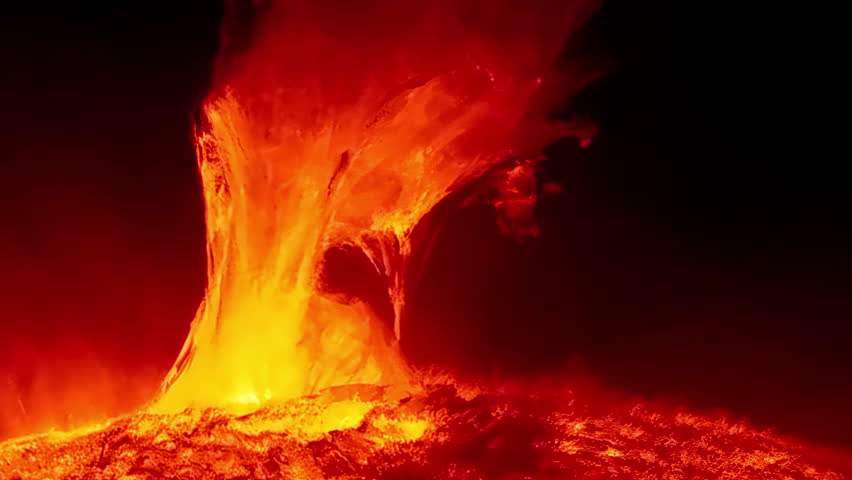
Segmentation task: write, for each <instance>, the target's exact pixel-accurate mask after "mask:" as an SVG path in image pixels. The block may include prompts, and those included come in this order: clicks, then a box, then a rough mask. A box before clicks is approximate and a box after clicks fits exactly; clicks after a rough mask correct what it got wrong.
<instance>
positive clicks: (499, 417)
mask: <svg viewBox="0 0 852 480" xmlns="http://www.w3.org/2000/svg"><path fill="white" fill-rule="evenodd" d="M255 3H256V5H255V7H256V8H257V9H258V11H262V12H263V15H262V16H260V17H258V18H257V19H255V20H254V23H252V28H251V34H250V35H249V36H248V37H249V39H250V41H249V42H247V43H246V42H242V41H237V40H235V37H240V35H238V32H240V31H241V29H242V28H244V25H241V24H234V25H231V24H230V23H229V22H237V21H238V20H236V19H235V18H230V19H226V27H225V31H224V34H223V49H224V50H223V51H224V53H223V54H222V57H221V58H220V62H219V66H218V69H217V73H216V75H215V78H214V87H213V89H212V92H211V93H210V95H209V96H208V98H207V100H206V102H205V104H204V108H203V119H202V120H201V121H200V122H199V124H198V125H197V128H196V139H195V140H196V146H197V154H198V165H199V170H200V176H201V180H202V183H203V190H204V201H205V206H206V226H207V249H208V285H207V290H206V294H205V297H204V299H203V301H202V302H201V305H200V307H199V309H198V311H197V314H196V316H195V318H194V320H193V321H192V325H191V329H190V332H189V335H188V337H187V340H186V342H185V344H184V347H183V349H182V351H181V352H180V354H179V356H178V358H177V360H176V362H175V364H174V366H173V367H172V369H171V371H170V372H169V374H168V376H167V378H166V379H165V381H164V382H163V385H162V391H161V392H159V394H158V395H157V397H156V398H154V399H152V401H151V402H150V403H149V404H148V405H146V407H145V408H144V409H143V410H141V411H138V412H136V413H134V414H131V415H127V416H124V417H121V418H115V419H113V420H111V421H109V422H105V423H103V424H100V425H92V426H89V427H86V428H83V429H79V430H76V431H73V432H71V433H56V432H51V433H46V434H43V435H37V436H30V437H25V438H19V439H13V440H9V441H6V442H3V443H0V480H5V479H19V480H20V479H57V478H63V479H65V478H67V479H71V478H93V479H116V478H137V479H163V478H169V479H176V478H180V479H211V480H212V479H231V480H235V479H245V480H248V479H297V480H302V479H317V480H321V479H339V480H344V479H346V480H353V479H364V480H366V479H383V480H392V479H396V480H400V479H415V480H445V479H446V480H474V479H492V478H493V479H540V480H553V479H608V478H612V479H625V480H626V479H639V480H660V479H664V480H686V479H719V480H722V479H725V480H728V479H754V480H757V479H761V480H776V479H777V480H782V479H783V480H791V479H793V480H807V479H811V480H841V479H842V478H845V477H844V473H845V471H846V470H848V469H852V464H850V462H849V460H848V459H847V458H845V457H844V458H840V456H838V455H837V454H835V453H830V452H822V451H818V450H817V449H814V448H810V447H807V446H804V445H802V444H799V443H797V442H794V441H791V440H787V439H784V438H781V437H780V436H777V435H774V434H772V433H768V432H764V431H760V430H758V429H755V428H753V427H751V426H749V425H747V424H745V423H742V422H732V421H730V420H728V419H726V418H718V417H708V416H700V415H691V414H686V413H676V412H671V411H667V410H665V409H663V408H652V407H650V406H646V405H644V404H641V403H637V402H635V401H633V402H627V401H614V400H613V399H612V398H610V397H609V396H604V395H603V394H594V395H588V396H587V397H582V396H580V395H579V394H578V393H576V392H573V391H568V390H566V389H563V388H539V389H536V390H530V389H521V388H517V387H510V386H505V385H504V386H501V388H497V389H495V388H490V389H489V388H485V387H477V386H467V385H460V384H458V383H457V382H455V381H453V380H451V379H449V380H448V379H442V380H437V379H436V378H437V375H433V376H429V375H426V374H415V373H414V372H413V371H412V370H411V369H410V367H409V366H408V365H407V363H406V361H405V359H404V357H403V355H402V352H401V351H400V348H399V343H400V339H401V338H402V336H403V335H405V331H404V328H403V324H402V319H403V313H404V311H405V301H406V292H407V288H409V286H408V284H407V283H406V279H407V278H409V275H411V273H412V272H411V269H413V268H415V267H414V266H413V265H412V260H411V258H412V249H413V245H412V237H413V232H414V230H415V227H418V225H420V228H424V226H423V225H422V222H421V220H422V219H423V218H424V216H426V215H428V214H430V212H432V213H434V212H435V207H436V206H437V205H438V204H439V203H440V202H441V201H442V200H444V199H445V198H446V197H447V196H448V195H450V194H452V193H454V192H458V191H459V190H460V189H461V188H462V187H465V186H468V185H470V183H471V182H472V181H473V180H475V179H477V178H482V177H483V176H486V175H487V176H488V177H489V179H496V182H494V183H495V185H493V186H494V187H495V188H497V189H499V190H500V192H499V194H498V195H495V196H494V201H493V204H494V206H495V208H496V209H497V211H498V214H499V222H500V227H501V228H502V229H503V230H504V231H505V232H507V233H511V234H515V235H518V236H527V235H529V236H534V235H538V234H539V233H540V232H538V230H537V227H536V226H535V224H534V222H532V221H531V216H532V209H533V205H534V202H535V200H536V198H537V194H538V192H539V188H538V187H539V186H538V184H537V182H536V176H535V161H536V160H537V159H538V158H539V157H540V150H541V148H542V147H543V146H544V145H545V144H546V143H548V142H550V141H552V140H555V139H557V138H559V137H561V136H565V135H569V134H571V135H575V136H577V137H579V139H580V143H581V145H588V142H589V139H590V137H591V135H592V133H593V129H591V128H589V127H588V126H583V127H582V128H579V127H578V126H577V125H563V124H555V123H554V122H552V121H550V120H549V117H548V111H547V109H546V106H547V105H549V104H551V103H552V102H553V101H554V99H553V98H551V97H552V95H553V94H552V92H553V91H554V89H555V88H554V87H553V86H552V85H553V83H554V82H555V77H556V75H555V74H554V73H553V72H552V71H551V69H552V67H553V65H554V64H555V62H556V60H557V57H558V54H559V52H560V49H561V47H562V46H563V44H564V42H565V40H566V39H567V38H568V35H569V34H570V33H571V32H572V31H573V30H575V29H576V28H578V27H579V26H581V25H582V24H583V22H584V20H585V19H586V18H587V17H588V15H589V14H590V13H591V12H592V11H593V10H594V7H595V5H594V3H595V2H593V1H586V0H578V1H576V2H574V3H571V2H553V3H552V4H549V3H550V2H523V5H520V6H519V5H518V2H510V1H496V2H485V1H458V0H452V1H449V0H448V1H441V0H435V1H424V2H415V3H414V4H411V3H410V2H398V1H391V0H378V1H368V2H351V3H353V4H356V3H357V7H352V6H347V5H346V3H347V2H339V3H340V5H333V6H329V5H328V4H326V3H324V2H315V1H307V0H306V1H294V2H290V3H287V4H283V3H279V2H269V3H267V2H255ZM557 3H558V5H557ZM332 7H333V8H332ZM243 20H244V19H243ZM241 21H242V20H241ZM241 35H243V36H246V34H245V32H242V34H241ZM239 40H245V39H244V38H239ZM587 80H588V79H583V78H572V79H568V80H565V79H560V82H561V84H560V85H561V87H564V89H565V90H567V92H563V93H564V94H569V93H571V90H572V88H571V86H572V85H573V86H574V88H577V87H579V86H581V85H583V84H584V83H585V82H586V81H587ZM555 189H556V187H553V186H544V187H543V188H542V191H544V192H547V191H548V190H550V191H553V190H555ZM426 227H429V225H426ZM341 247H346V248H349V249H353V250H355V251H360V252H362V253H363V255H364V256H365V257H366V258H367V259H369V262H370V264H371V266H372V268H374V270H375V273H376V274H377V276H378V277H379V278H381V279H382V281H383V282H385V284H383V288H385V290H386V292H385V295H386V298H383V299H381V300H382V301H384V302H386V303H387V304H388V305H390V306H391V307H392V308H389V310H392V311H393V318H392V319H390V320H391V321H390V322H386V321H385V320H387V319H385V318H383V317H382V315H381V314H380V313H379V312H378V311H377V308H376V306H375V305H374V304H373V303H371V301H370V300H368V299H364V298H360V297H356V296H355V295H351V296H347V295H346V294H347V292H335V293H332V291H333V290H334V289H330V288H327V287H328V285H325V282H326V279H327V278H329V275H332V274H333V273H334V272H328V271H327V269H331V268H332V267H331V266H330V265H328V264H326V263H325V260H326V258H327V257H326V254H327V252H328V251H329V250H330V249H335V248H341ZM332 276H333V275H332Z"/></svg>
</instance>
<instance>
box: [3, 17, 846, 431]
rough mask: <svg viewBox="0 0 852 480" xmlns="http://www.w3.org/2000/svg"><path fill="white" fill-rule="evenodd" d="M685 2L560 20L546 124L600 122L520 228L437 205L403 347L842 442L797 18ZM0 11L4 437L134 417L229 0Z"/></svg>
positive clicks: (176, 265) (834, 216) (840, 287)
mask: <svg viewBox="0 0 852 480" xmlns="http://www.w3.org/2000/svg"><path fill="white" fill-rule="evenodd" d="M172 3H180V4H181V6H179V7H176V6H174V5H171V4H172ZM640 3H641V5H640ZM680 3H693V2H670V3H668V2H662V1H657V2H630V1H620V2H619V1H611V2H608V3H605V5H604V7H603V8H602V9H601V11H600V12H599V14H598V15H597V16H596V17H595V19H594V20H593V22H592V23H591V24H590V25H589V26H588V27H587V28H586V29H584V31H582V32H580V34H578V36H577V37H576V38H575V39H574V43H573V44H572V45H573V47H572V48H570V49H568V50H566V61H577V59H581V61H583V62H586V64H588V65H591V66H593V67H594V68H600V69H601V70H606V71H608V72H609V75H608V76H606V77H605V78H604V79H603V80H601V81H600V82H598V83H596V84H595V85H594V86H592V87H590V88H588V89H587V90H585V91H584V92H583V93H582V94H581V95H580V96H579V97H577V98H575V99H574V100H573V101H572V102H571V103H570V105H566V108H565V115H566V116H567V115H569V113H573V114H582V115H587V116H590V117H591V118H593V119H595V120H596V121H597V122H598V124H599V127H600V134H599V136H598V137H597V138H596V140H595V141H594V142H593V144H592V145H591V146H590V147H589V148H587V149H580V148H578V147H577V146H576V144H575V142H573V141H567V140H566V141H563V142H559V143H557V144H555V145H552V146H551V147H550V148H549V149H548V151H549V153H550V157H551V159H550V160H548V161H547V162H546V163H545V164H544V166H543V169H542V172H541V177H542V180H553V181H557V182H559V183H560V184H562V185H563V187H564V192H563V193H562V194H559V195H553V196H547V197H545V198H543V199H542V200H541V203H540V205H539V210H538V221H539V224H540V225H541V227H542V229H543V232H544V235H543V236H542V237H541V238H539V239H534V240H531V241H526V242H523V243H519V242H517V241H515V240H514V239H512V238H508V237H506V236H502V235H501V234H500V232H499V229H498V228H497V226H496V223H495V221H494V212H493V211H492V210H491V209H490V207H488V206H487V205H485V204H484V203H483V204H476V203H475V204H473V205H472V206H470V207H467V208H464V209H460V210H457V211H456V212H455V213H453V214H452V215H451V216H450V217H449V218H448V219H447V224H446V228H445V229H444V230H443V233H442V234H441V235H440V237H439V238H438V240H437V243H436V246H435V249H434V250H433V253H432V257H431V261H430V262H429V263H428V264H427V266H426V270H425V273H424V277H423V280H422V283H421V285H420V286H419V288H418V290H417V293H416V294H415V295H414V297H413V298H412V299H411V308H412V315H411V317H410V318H409V321H408V324H407V325H406V337H405V339H404V342H403V343H404V348H405V350H406V352H407V353H408V355H409V356H410V358H411V359H412V360H413V361H414V362H415V363H418V364H430V363H439V364H443V365H446V366H449V367H451V368H453V369H457V370H459V371H460V372H461V373H462V374H464V375H471V376H478V375H483V374H487V375H492V374H494V373H495V372H499V373H500V374H501V375H507V376H513V375H519V376H528V375H531V374H554V375H559V374H560V372H563V371H566V369H568V368H569V367H571V368H572V369H573V371H576V370H577V369H579V370H581V371H582V372H584V373H587V374H589V375H591V376H592V377H593V378H596V379H598V380H599V381H601V382H602V383H603V384H605V385H607V386H610V387H612V388H615V389H619V390H623V391H625V392H627V393H628V394H638V395H643V396H646V397H651V398H663V399H666V400H667V401H673V402H675V403H679V404H684V405H689V406H691V407H692V408H697V409H711V408H717V407H718V408H724V409H726V410H728V411H730V412H733V413H734V414H736V415H744V416H747V417H749V418H751V419H752V420H753V421H754V423H756V424H757V425H759V426H764V427H777V428H778V429H779V430H780V431H782V432H788V433H792V434H795V435H798V436H800V437H803V438H806V439H810V440H812V441H815V442H818V443H825V444H835V445H845V446H852V435H850V433H849V432H852V412H850V409H849V408H848V405H850V404H852V379H850V365H852V362H850V360H852V353H850V349H849V348H848V342H849V340H850V338H852V335H850V334H852V327H850V320H852V318H850V314H852V299H850V291H852V290H850V287H852V278H850V272H852V270H850V267H852V258H850V249H849V245H851V244H852V243H850V241H852V235H850V230H852V229H851V228H850V223H849V218H848V217H849V216H848V214H847V212H848V211H849V207H850V193H849V189H848V188H847V187H846V185H845V183H846V178H847V177H846V176H845V175H844V174H843V173H842V169H841V165H840V163H841V162H840V160H841V159H842V155H839V154H837V153H833V152H831V151H829V149H828V148H827V147H825V142H824V139H825V138H826V137H828V136H830V135H831V134H830V131H831V128H830V127H829V126H828V125H830V124H831V123H832V120H831V117H830V116H828V115H823V114H822V113H819V112H818V109H817V106H819V107H823V108H824V107H826V105H827V104H826V103H825V102H826V95H825V92H824V91H825V88H826V85H825V83H824V82H822V78H823V76H824V75H825V72H824V71H823V70H820V66H821V65H822V63H821V62H822V61H823V59H824V58H827V57H826V55H824V53H825V52H824V51H823V50H822V49H816V48H814V43H813V42H812V41H811V42H806V41H804V40H805V39H806V37H809V34H806V33H804V30H803V29H802V23H803V22H804V20H803V19H800V18H798V17H797V15H798V12H786V13H784V12H779V11H777V9H776V10H769V9H765V10H764V9H760V8H757V7H754V8H753V9H751V10H749V11H745V10H744V9H743V7H742V5H725V4H724V2H721V3H720V2H715V3H713V4H708V5H703V6H700V5H692V6H690V7H688V8H687V7H686V6H683V5H680ZM4 8H6V11H4V12H3V14H2V16H0V27H1V28H0V53H1V54H2V60H0V61H2V62H3V69H2V74H0V82H2V83H0V86H2V95H3V96H2V102H3V104H2V110H1V111H2V125H0V158H2V170H0V220H2V223H0V265H2V275H0V319H2V323H0V375H2V378H0V411H2V412H3V414H2V415H0V436H9V435H14V434H20V433H23V432H26V431H32V430H38V429H41V428H45V427H46V426H49V425H60V426H63V425H73V424H75V423H78V422H80V421H86V420H89V419H91V418H100V417H102V416H105V415H110V414H114V413H116V412H121V411H125V410H127V409H129V408H132V407H133V406H135V405H138V404H139V403H141V402H144V401H145V400H146V399H147V398H150V395H151V392H152V391H153V389H154V388H156V385H157V382H158V380H159V379H160V378H162V375H163V374H164V373H165V371H166V370H167V369H168V367H169V366H170V364H171V362H172V360H173V359H174V357H175V355H176V354H177V351H178V349H179V348H180V345H181V343H182V342H183V339H184V337H185V335H186V332H187V329H188V325H189V321H190V319H191V318H192V315H193V313H194V310H195V307H196V305H197V303H198V301H199V299H200V297H201V295H202V291H203V287H204V268H205V267H204V238H203V210H202V203H201V194H200V185H199V180H198V178H197V174H196V170H195V159H194V152H193V147H192V143H191V137H190V130H191V113H192V112H193V110H194V109H195V108H196V107H197V106H198V103H199V102H200V100H201V99H202V98H203V96H204V92H205V90H206V88H207V82H208V81H209V77H210V67H211V64H212V61H213V57H214V55H215V51H216V44H217V29H218V23H219V21H220V19H221V14H222V11H221V6H219V5H218V4H217V3H216V2H212V1H211V2H137V3H134V2H130V3H126V4H125V5H123V6H117V5H105V6H100V5H99V6H94V5H92V6H73V7H69V6H66V7H50V6H47V5H45V4H41V5H39V6H31V7H28V8H26V9H24V8H16V7H4ZM817 52H822V54H823V56H820V55H817ZM828 56H829V57H830V55H828ZM828 60H830V58H829V59H828Z"/></svg>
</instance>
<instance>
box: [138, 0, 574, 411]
mask: <svg viewBox="0 0 852 480" xmlns="http://www.w3.org/2000/svg"><path fill="white" fill-rule="evenodd" d="M474 3H476V2H474ZM481 6H482V7H484V5H481ZM469 7H470V5H456V4H455V2H424V4H423V5H417V6H413V7H412V8H413V9H414V10H415V11H413V12H409V11H405V12H403V11H400V10H398V7H395V6H394V4H393V2H376V3H375V5H372V6H363V9H361V8H360V7H359V9H358V10H357V11H354V12H350V11H346V9H338V10H336V11H329V10H328V9H326V8H323V7H321V6H311V5H307V4H305V5H297V4H290V5H278V4H276V5H273V6H272V7H271V11H269V12H268V13H267V16H266V17H265V18H264V21H263V22H262V23H261V24H260V25H259V26H258V30H257V32H255V43H254V44H252V45H250V46H249V47H247V49H246V50H245V51H243V52H240V53H238V54H236V57H235V58H231V59H227V61H223V62H222V66H221V67H220V70H219V75H218V76H217V80H216V82H217V83H216V88H215V89H214V92H213V93H212V94H211V95H210V97H209V98H208V100H207V102H206V105H205V107H204V116H205V120H204V122H203V124H202V125H200V126H199V127H198V133H197V145H198V158H199V167H200V170H201V178H202V182H203V185H204V199H205V203H206V207H207V242H208V257H209V262H208V263H209V273H208V287H207V293H206V297H205V299H204V302H203V303H202V305H201V307H200V308H199V310H198V314H197V316H196V318H195V320H194V321H193V324H192V330H191V332H190V335H189V338H188V339H187V341H186V344H185V346H184V349H183V351H182V352H181V355H180V358H179V359H178V360H177V362H176V363H175V366H174V368H173V369H172V372H171V373H170V374H169V377H168V379H167V381H166V383H165V391H164V393H163V395H162V397H161V398H159V399H158V400H157V402H156V403H155V404H154V405H153V407H152V411H156V412H167V411H177V410H181V409H183V408H185V407H187V406H217V407H227V408H230V409H231V410H233V411H246V410H252V409H255V408H257V407H258V406H260V405H262V404H264V403H265V402H268V401H270V400H281V399H288V398H296V397H300V396H303V395H308V394H312V393H315V392H317V391H320V390H322V389H324V388H327V387H331V386H336V385H346V384H351V383H362V384H378V385H394V386H397V387H400V388H402V389H408V388H410V387H411V384H412V382H411V379H410V376H409V373H408V369H407V367H406V365H405V361H404V360H403V359H402V358H401V356H400V353H399V350H398V348H397V344H398V341H399V339H400V336H401V335H402V331H401V330H402V328H401V322H400V319H401V313H402V310H403V308H404V303H405V295H406V294H405V282H404V276H405V273H406V268H407V260H408V258H409V255H410V253H411V242H410V235H411V233H412V230H413V228H414V227H415V225H417V224H418V221H419V220H420V219H421V218H423V216H424V215H425V214H426V213H428V212H429V211H430V210H431V209H432V208H433V207H434V206H435V205H436V204H437V203H438V202H440V201H441V199H443V198H444V197H446V196H447V195H448V194H449V193H451V192H452V191H454V190H455V189H457V188H458V187H460V186H461V185H464V184H465V183H467V182H468V181H470V180H471V179H473V178H476V177H478V176H481V175H482V174H484V173H485V172H486V171H488V169H490V168H492V167H493V166H495V165H496V164H498V163H499V162H501V161H507V160H511V159H512V158H524V156H525V155H533V154H535V153H536V152H537V151H538V150H539V149H540V148H541V147H542V146H543V145H544V143H545V142H547V141H552V140H554V139H555V138H556V136H558V135H565V134H567V133H568V131H569V130H568V129H567V128H566V127H561V128H560V127H559V126H558V125H557V126H553V125H550V126H548V122H546V121H545V116H544V114H543V112H542V111H540V109H538V110H537V109H536V107H537V100H538V98H537V95H539V94H540V90H541V85H542V78H543V77H544V76H547V75H548V72H549V68H550V66H551V65H552V63H553V62H554V61H555V56H556V54H557V53H558V51H559V50H558V49H559V46H560V45H561V43H562V41H563V40H564V39H565V37H566V35H567V33H568V32H570V30H571V28H572V27H575V26H576V25H577V22H578V18H579V13H581V12H582V11H583V10H584V9H585V10H588V7H587V6H585V5H583V4H581V3H578V4H577V5H569V7H568V8H566V7H560V8H543V7H535V8H529V9H526V10H524V11H523V12H518V11H515V10H512V11H511V12H512V13H513V14H512V15H509V13H510V12H509V11H507V12H505V13H506V15H505V16H495V17H494V19H491V18H488V19H483V20H482V23H481V24H480V25H465V24H464V18H463V17H464V16H465V15H468V14H470V12H469V11H467V10H466V9H467V8H469ZM494 8H497V9H507V8H508V6H507V5H502V6H499V7H494ZM495 13H496V12H495ZM349 15H354V16H355V18H349ZM403 15H404V17H403ZM362 16H363V18H361V17H362ZM554 19H555V20H554ZM468 20H470V19H468ZM359 22H360V23H359ZM376 25H381V26H382V29H385V30H382V31H378V30H377V29H376V28H375V26H376ZM543 26H546V27H549V28H541V27H543ZM379 30H381V29H379ZM334 32H337V33H338V35H337V36H335V35H332V33H334ZM341 35H345V36H346V38H342V37H341ZM451 45H452V48H450V46H451ZM507 45H518V46H519V47H513V48H521V47H522V48H523V53H524V55H523V56H518V55H516V56H505V55H504V54H505V53H506V52H503V51H501V49H503V48H508V47H507ZM341 245H347V246H351V247H357V248H359V249H360V250H362V251H363V252H364V254H366V256H367V257H368V258H369V259H370V260H371V262H372V264H373V266H374V267H375V269H376V271H377V273H378V274H379V275H380V276H382V277H384V278H385V279H386V281H387V295H388V301H389V302H391V304H392V305H393V307H394V312H395V317H396V318H395V319H394V324H393V328H392V331H391V329H388V328H386V327H384V326H383V325H382V324H381V321H380V320H379V319H378V318H376V315H375V314H374V313H373V312H372V311H371V309H370V307H369V305H366V304H365V303H364V302H362V301H354V302H353V301H340V299H336V298H332V297H330V296H328V295H323V294H321V293H320V292H321V287H322V285H320V282H319V278H320V272H321V271H322V268H323V265H322V258H323V253H324V252H325V251H326V250H327V249H328V248H330V247H334V246H341Z"/></svg>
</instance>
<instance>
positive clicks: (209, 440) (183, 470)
mask: <svg viewBox="0 0 852 480" xmlns="http://www.w3.org/2000/svg"><path fill="white" fill-rule="evenodd" d="M604 412H608V413H604ZM850 470H852V459H850V458H849V457H848V456H846V455H843V454H838V453H832V452H827V451H824V450H820V449H814V448H810V447H807V446H805V445H802V444H799V443H796V442H793V441H790V440H786V439H782V438H780V437H778V436H776V435H774V434H772V433H769V432H764V431H759V430H757V429H754V428H752V427H750V426H748V425H746V424H744V423H740V422H732V421H729V420H727V419H725V418H723V417H717V418H710V417H701V416H695V415H689V414H685V413H657V412H654V411H651V410H650V409H649V407H647V406H645V405H643V404H636V403H634V404H632V405H630V406H626V407H613V405H611V404H607V405H604V404H603V403H602V402H587V401H586V400H584V399H581V398H580V396H578V395H576V394H574V393H572V392H569V391H562V392H559V393H550V394H542V395H530V394H519V393H491V394H488V393H481V392H464V393H459V390H457V389H456V388H454V387H449V386H437V387H430V388H428V389H426V392H425V393H421V394H417V395H413V396H403V397H400V396H396V397H394V396H392V395H390V394H388V393H387V392H385V391H384V390H382V389H380V388H377V387H365V386H351V387H343V388H337V389H333V390H330V391H326V392H324V393H322V394H320V395H318V396H313V397H306V398H303V399H299V400H295V401H291V402H289V403H286V404H283V405H280V406H276V407H274V408H266V409H261V410H259V411H256V412H253V413H250V414H246V415H242V416H238V415H233V414H227V413H224V412H223V411H220V410H205V411H198V410H187V411H185V412H183V413H181V414H177V415H152V414H137V415H133V416H128V417H124V418H121V419H117V420H115V421H113V422H112V423H110V424H108V425H105V426H100V427H93V428H90V429H87V430H85V431H79V432H75V433H72V434H59V433H51V434H45V435H40V436H34V437H28V438H24V439H17V440H11V441H7V442H5V443H2V444H0V478H2V479H4V480H5V479H83V478H85V479H122V478H123V479H211V480H212V479H233V480H236V479H242V480H248V479H299V480H302V479H341V480H342V479H347V480H350V479H351V480H354V479H412V480H427V479H428V480H443V479H453V480H455V479H459V480H461V479H464V480H474V479H519V480H520V479H625V480H626V479H648V480H650V479H667V480H674V479H679V480H681V479H682V480H686V479H708V480H709V479H731V480H733V479H767V480H770V479H785V480H799V479H833V480H839V479H843V478H847V475H848V474H849V472H850Z"/></svg>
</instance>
